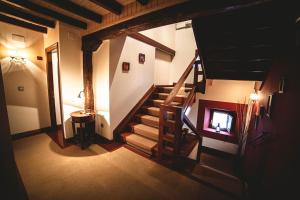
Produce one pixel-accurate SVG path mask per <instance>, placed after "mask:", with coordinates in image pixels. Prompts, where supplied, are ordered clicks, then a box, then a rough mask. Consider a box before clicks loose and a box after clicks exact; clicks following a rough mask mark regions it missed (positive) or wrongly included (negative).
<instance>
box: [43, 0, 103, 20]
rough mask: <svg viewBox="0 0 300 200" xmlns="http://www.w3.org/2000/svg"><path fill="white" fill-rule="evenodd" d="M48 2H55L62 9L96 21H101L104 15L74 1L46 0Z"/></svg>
mask: <svg viewBox="0 0 300 200" xmlns="http://www.w3.org/2000/svg"><path fill="white" fill-rule="evenodd" d="M46 1H47V2H48V3H50V4H53V5H55V6H57V7H59V8H61V9H64V10H67V11H69V12H72V13H74V14H76V15H79V16H81V17H84V18H86V19H90V20H92V21H94V22H98V23H100V22H101V21H102V16H101V15H99V14H97V13H95V12H94V11H92V10H89V9H86V8H85V7H82V6H79V5H77V4H76V3H73V2H72V1H62V0H46Z"/></svg>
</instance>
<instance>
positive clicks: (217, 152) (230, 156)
mask: <svg viewBox="0 0 300 200" xmlns="http://www.w3.org/2000/svg"><path fill="white" fill-rule="evenodd" d="M201 151H202V152H205V153H207V154H211V155H214V156H218V157H222V158H227V159H231V160H234V159H236V156H235V155H233V154H231V153H227V152H224V151H220V150H217V149H213V148H209V147H206V146H202V148H201Z"/></svg>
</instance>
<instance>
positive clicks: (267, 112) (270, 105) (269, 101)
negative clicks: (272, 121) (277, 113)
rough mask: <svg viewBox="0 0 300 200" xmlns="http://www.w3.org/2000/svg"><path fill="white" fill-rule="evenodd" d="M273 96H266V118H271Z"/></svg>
mask: <svg viewBox="0 0 300 200" xmlns="http://www.w3.org/2000/svg"><path fill="white" fill-rule="evenodd" d="M274 97H275V96H274V94H270V95H269V96H268V102H267V108H266V115H267V117H269V118H271V116H272V107H273V104H274Z"/></svg>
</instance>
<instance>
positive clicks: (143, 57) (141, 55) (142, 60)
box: [139, 53, 145, 64]
mask: <svg viewBox="0 0 300 200" xmlns="http://www.w3.org/2000/svg"><path fill="white" fill-rule="evenodd" d="M144 62H145V54H143V53H140V54H139V63H140V64H144Z"/></svg>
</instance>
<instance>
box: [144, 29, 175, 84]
mask: <svg viewBox="0 0 300 200" xmlns="http://www.w3.org/2000/svg"><path fill="white" fill-rule="evenodd" d="M140 33H141V34H143V35H145V36H147V37H149V38H151V39H153V40H155V41H157V42H159V43H162V44H163V45H165V46H167V47H169V48H171V49H175V48H176V46H175V45H176V41H175V24H171V25H167V26H162V27H158V28H154V29H150V30H146V31H142V32H140ZM154 66H155V68H154V84H156V85H167V84H172V83H173V82H172V80H171V79H170V78H171V76H170V73H171V67H172V57H171V56H170V55H168V54H166V53H164V52H162V51H159V50H156V51H155V64H154Z"/></svg>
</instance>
